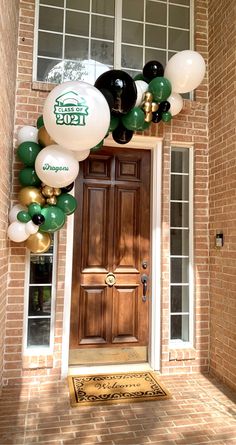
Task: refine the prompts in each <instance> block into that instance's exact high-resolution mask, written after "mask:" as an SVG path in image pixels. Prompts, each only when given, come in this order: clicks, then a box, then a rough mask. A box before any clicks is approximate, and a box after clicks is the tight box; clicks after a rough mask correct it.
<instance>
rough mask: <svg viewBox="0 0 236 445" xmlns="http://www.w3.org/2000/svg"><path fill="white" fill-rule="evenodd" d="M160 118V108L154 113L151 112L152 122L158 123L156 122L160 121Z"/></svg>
mask: <svg viewBox="0 0 236 445" xmlns="http://www.w3.org/2000/svg"><path fill="white" fill-rule="evenodd" d="M161 118H162V111H161V110H157V111H155V112H154V113H152V122H154V124H158V122H160V121H161Z"/></svg>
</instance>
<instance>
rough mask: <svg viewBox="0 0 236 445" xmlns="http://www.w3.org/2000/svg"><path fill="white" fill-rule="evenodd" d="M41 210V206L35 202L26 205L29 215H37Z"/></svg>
mask: <svg viewBox="0 0 236 445" xmlns="http://www.w3.org/2000/svg"><path fill="white" fill-rule="evenodd" d="M41 210H42V209H41V206H40V205H39V204H37V203H36V202H32V204H30V205H29V207H28V212H29V214H30V216H34V215H38V214H39V213H41Z"/></svg>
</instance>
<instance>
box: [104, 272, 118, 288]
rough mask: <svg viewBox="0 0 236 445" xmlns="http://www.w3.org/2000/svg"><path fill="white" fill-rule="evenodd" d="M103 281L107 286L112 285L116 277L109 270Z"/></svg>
mask: <svg viewBox="0 0 236 445" xmlns="http://www.w3.org/2000/svg"><path fill="white" fill-rule="evenodd" d="M105 283H106V284H107V285H108V286H114V284H116V277H115V275H114V273H112V272H109V273H108V274H107V276H106V278H105Z"/></svg>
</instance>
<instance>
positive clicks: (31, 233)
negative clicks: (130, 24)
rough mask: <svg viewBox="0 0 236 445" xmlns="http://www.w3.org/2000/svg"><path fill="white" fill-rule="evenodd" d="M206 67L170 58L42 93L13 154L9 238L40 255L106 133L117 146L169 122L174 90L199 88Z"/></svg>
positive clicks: (185, 55) (184, 57) (176, 100)
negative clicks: (15, 167) (39, 110)
mask: <svg viewBox="0 0 236 445" xmlns="http://www.w3.org/2000/svg"><path fill="white" fill-rule="evenodd" d="M204 75H205V62H204V60H203V57H202V56H201V55H200V54H199V53H197V52H196V51H189V50H187V51H181V52H179V53H177V54H175V55H174V56H173V57H172V58H171V59H170V60H169V62H168V63H167V66H166V68H165V70H164V68H163V66H162V65H161V63H160V62H158V61H155V60H154V61H150V62H148V63H146V65H145V66H144V68H143V72H142V73H140V74H138V75H137V76H135V78H134V79H133V78H132V77H131V76H130V75H129V74H127V73H126V72H124V71H121V70H110V71H107V72H105V73H103V74H102V75H101V76H100V77H99V78H98V79H97V80H96V82H95V85H94V86H92V85H90V84H88V83H85V82H82V81H76V82H66V83H63V84H60V85H58V86H56V87H55V88H54V89H53V90H52V91H51V92H50V93H49V95H48V97H47V99H46V101H45V104H44V110H43V116H40V117H39V118H38V120H37V128H36V127H31V126H25V127H22V128H21V129H20V130H19V133H18V149H17V155H18V157H19V159H20V160H21V161H22V162H23V164H24V168H23V169H22V170H21V171H20V172H19V182H20V184H21V185H22V187H23V188H22V189H21V190H20V193H19V204H16V205H15V206H13V207H12V209H11V210H10V212H9V221H10V225H9V227H8V237H9V238H10V240H12V241H15V242H23V241H25V242H26V247H27V248H28V249H29V250H30V251H31V252H33V253H43V252H46V251H47V250H48V249H49V247H50V244H51V233H53V232H55V231H57V230H59V229H61V228H62V227H63V225H64V224H65V221H66V216H67V215H71V214H72V213H74V211H75V210H76V207H77V202H76V199H75V198H74V197H73V196H72V195H71V194H70V191H71V190H72V188H73V185H74V184H73V182H74V180H75V179H76V177H77V175H78V172H79V162H81V161H83V160H84V159H86V158H87V157H88V156H89V153H90V151H92V152H93V151H97V150H99V149H100V148H102V146H103V142H104V139H105V137H106V136H107V135H108V133H109V132H111V133H112V137H113V139H114V140H115V141H116V142H117V143H118V144H126V143H128V142H129V141H130V140H131V139H132V136H133V133H134V132H135V131H144V130H145V129H147V128H148V127H149V126H150V125H151V123H156V124H157V123H158V122H160V121H163V122H169V121H170V120H171V119H172V117H173V116H175V115H176V114H178V113H179V112H180V111H181V110H182V107H183V99H182V96H181V95H180V93H187V92H190V91H192V90H194V89H195V88H197V87H198V86H199V84H200V83H201V82H202V80H203V78H204Z"/></svg>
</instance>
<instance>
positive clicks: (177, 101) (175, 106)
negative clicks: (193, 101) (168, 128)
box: [166, 93, 184, 116]
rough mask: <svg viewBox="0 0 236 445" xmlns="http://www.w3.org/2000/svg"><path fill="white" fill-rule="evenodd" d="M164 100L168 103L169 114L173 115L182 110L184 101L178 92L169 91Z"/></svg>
mask: <svg viewBox="0 0 236 445" xmlns="http://www.w3.org/2000/svg"><path fill="white" fill-rule="evenodd" d="M166 100H167V101H168V102H169V103H170V109H169V112H170V113H171V116H175V115H176V114H178V113H179V112H180V111H181V110H182V108H183V104H184V101H183V98H182V96H180V94H179V93H171V95H170V96H169V97H168V98H167V99H166Z"/></svg>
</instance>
